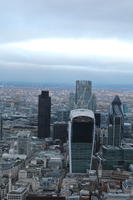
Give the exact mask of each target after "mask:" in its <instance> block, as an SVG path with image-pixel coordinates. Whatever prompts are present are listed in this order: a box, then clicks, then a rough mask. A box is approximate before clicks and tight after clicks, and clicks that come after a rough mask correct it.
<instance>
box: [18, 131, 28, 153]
mask: <svg viewBox="0 0 133 200" xmlns="http://www.w3.org/2000/svg"><path fill="white" fill-rule="evenodd" d="M17 143H18V154H25V155H27V156H28V155H30V153H31V138H30V131H21V132H19V133H18V134H17Z"/></svg>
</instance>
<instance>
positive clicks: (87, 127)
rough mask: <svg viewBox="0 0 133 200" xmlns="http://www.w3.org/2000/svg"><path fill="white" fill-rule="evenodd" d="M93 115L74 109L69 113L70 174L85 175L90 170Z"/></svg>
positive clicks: (89, 112)
mask: <svg viewBox="0 0 133 200" xmlns="http://www.w3.org/2000/svg"><path fill="white" fill-rule="evenodd" d="M94 121H95V119H94V113H93V112H92V111H91V110H88V109H76V110H72V111H71V113H70V122H69V166H70V173H86V172H87V170H91V169H92V156H93V153H94V138H95V122H94Z"/></svg>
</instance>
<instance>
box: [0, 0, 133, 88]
mask: <svg viewBox="0 0 133 200" xmlns="http://www.w3.org/2000/svg"><path fill="white" fill-rule="evenodd" d="M132 8H133V1H132V0H126V1H125V0H117V1H115V0H112V1H105V0H82V1H81V0H68V1H66V0H49V1H47V0H28V1H26V0H12V1H9V0H5V1H2V2H1V6H0V13H1V18H0V27H1V36H0V80H1V81H18V82H19V81H26V82H44V83H45V82H47V83H49V82H53V83H68V82H69V83H71V82H74V81H75V80H76V79H89V80H92V81H93V82H94V84H103V83H104V84H116V85H117V84H118V85H121V84H122V85H124V84H126V85H127V84H132V83H133V79H132V76H133V22H132V18H133V12H132Z"/></svg>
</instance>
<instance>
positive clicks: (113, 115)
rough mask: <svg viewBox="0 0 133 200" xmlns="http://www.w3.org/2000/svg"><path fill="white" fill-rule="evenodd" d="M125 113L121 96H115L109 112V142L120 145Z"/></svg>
mask: <svg viewBox="0 0 133 200" xmlns="http://www.w3.org/2000/svg"><path fill="white" fill-rule="evenodd" d="M123 129H124V115H123V109H122V103H121V101H120V98H119V96H115V98H114V100H113V102H112V104H111V107H110V112H109V129H108V130H109V131H108V144H110V145H112V146H119V145H120V144H121V139H122V136H123Z"/></svg>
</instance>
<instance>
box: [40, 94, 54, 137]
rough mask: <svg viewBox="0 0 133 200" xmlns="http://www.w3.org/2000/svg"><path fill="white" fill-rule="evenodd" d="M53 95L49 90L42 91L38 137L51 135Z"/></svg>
mask: <svg viewBox="0 0 133 200" xmlns="http://www.w3.org/2000/svg"><path fill="white" fill-rule="evenodd" d="M50 114H51V97H49V91H42V93H41V95H39V102H38V137H39V138H47V137H50Z"/></svg>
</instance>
